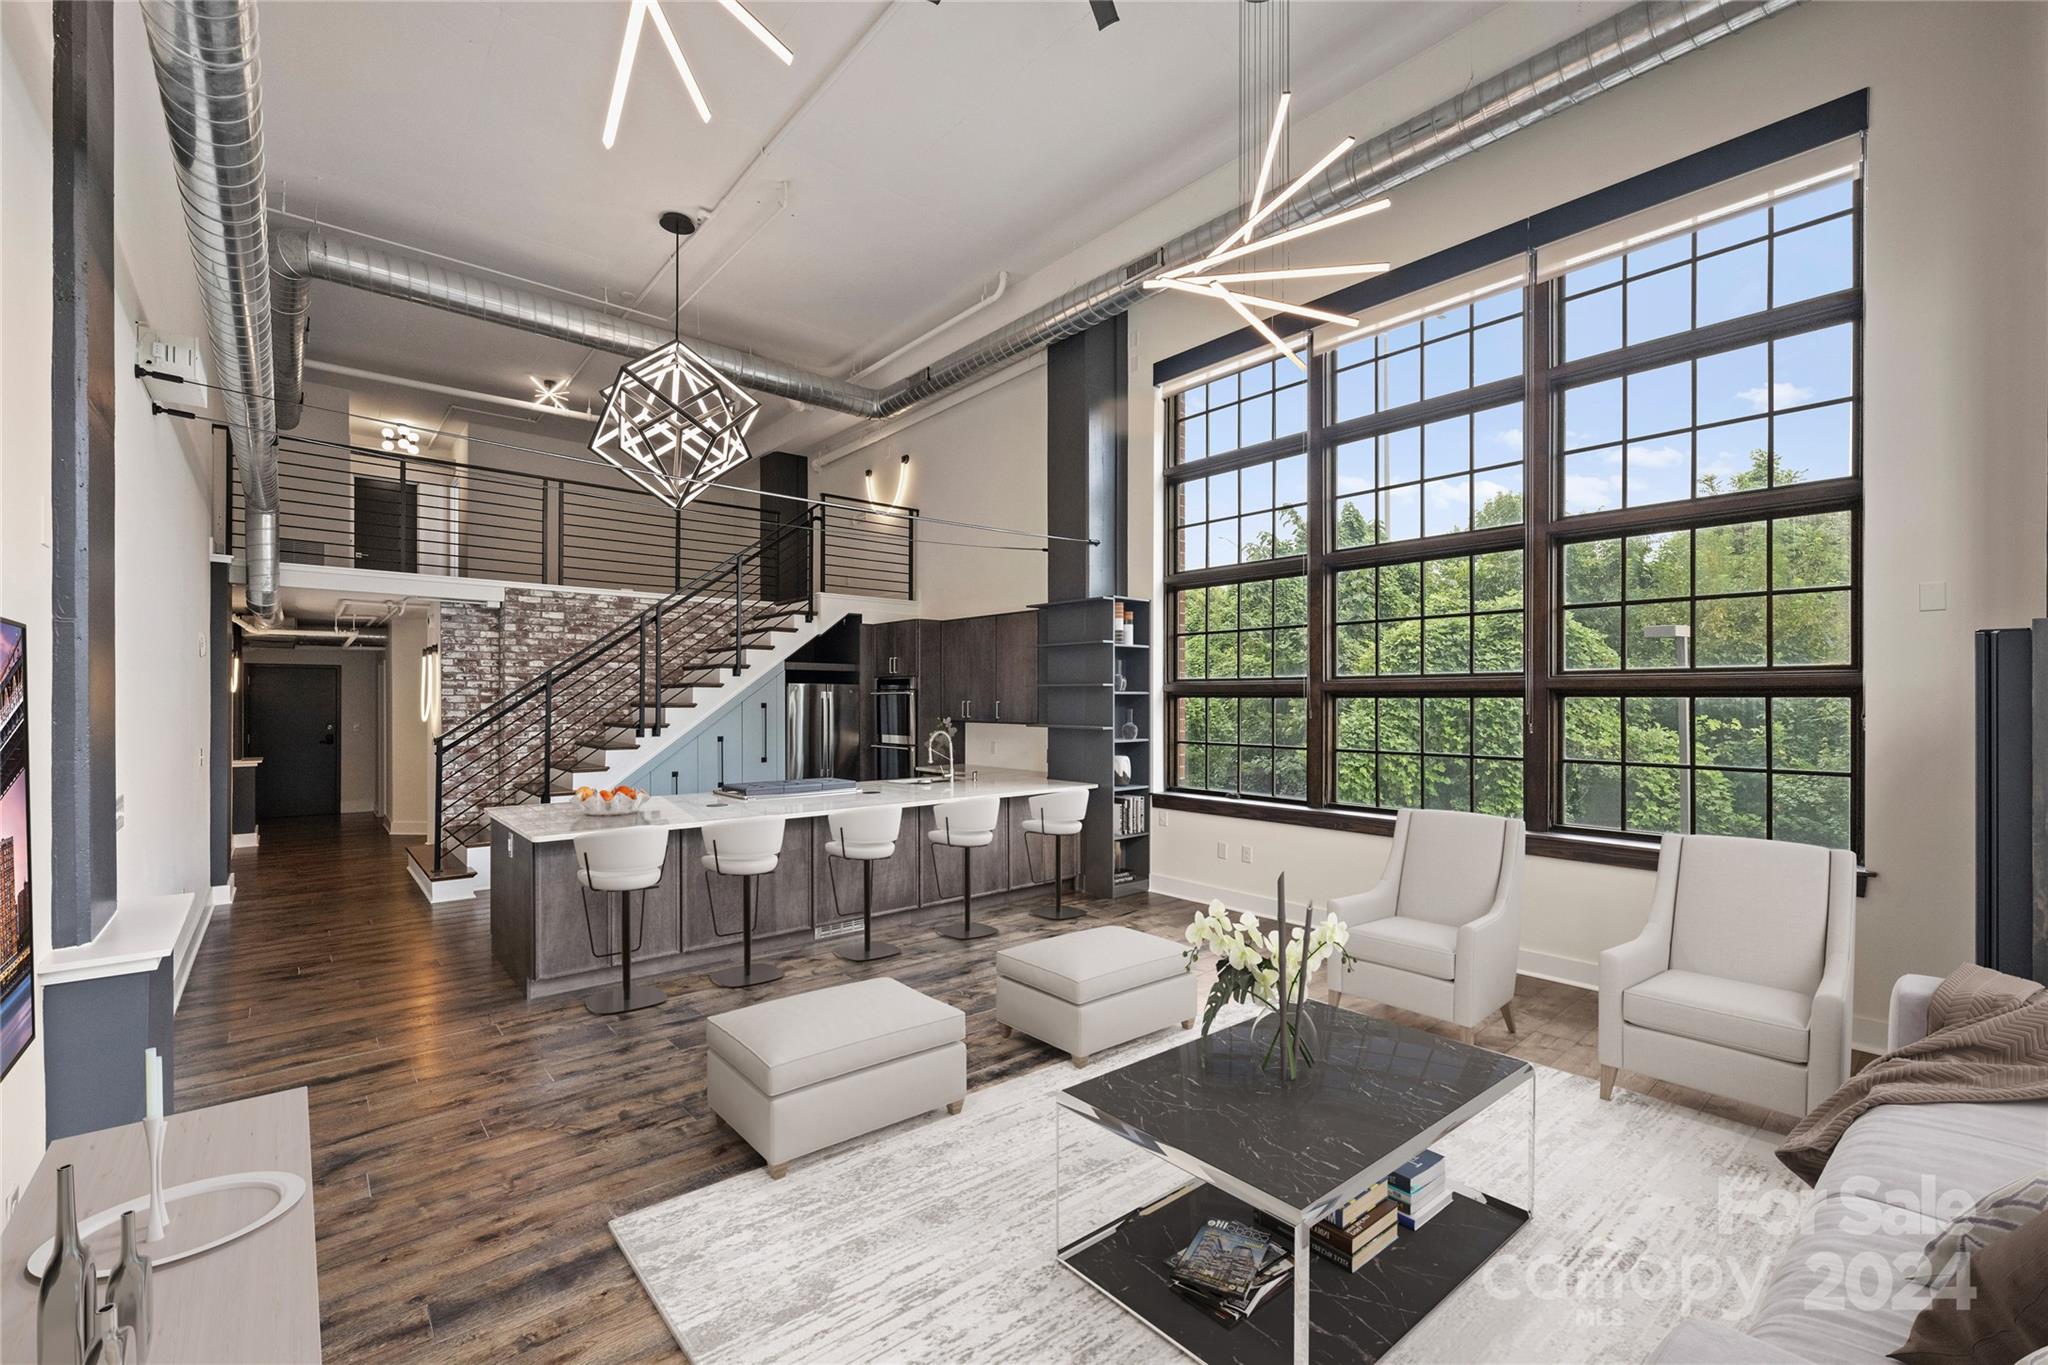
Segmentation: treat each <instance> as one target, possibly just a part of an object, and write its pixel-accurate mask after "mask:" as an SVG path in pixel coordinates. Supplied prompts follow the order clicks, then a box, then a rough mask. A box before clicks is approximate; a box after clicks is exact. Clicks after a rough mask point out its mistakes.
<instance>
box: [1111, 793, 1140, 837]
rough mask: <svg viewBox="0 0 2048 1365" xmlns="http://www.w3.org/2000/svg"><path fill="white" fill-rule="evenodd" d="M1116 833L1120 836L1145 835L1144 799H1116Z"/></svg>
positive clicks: (1123, 797)
mask: <svg viewBox="0 0 2048 1365" xmlns="http://www.w3.org/2000/svg"><path fill="white" fill-rule="evenodd" d="M1116 832H1117V833H1118V834H1143V833H1144V832H1145V798H1144V797H1142V796H1119V797H1118V798H1117V799H1116Z"/></svg>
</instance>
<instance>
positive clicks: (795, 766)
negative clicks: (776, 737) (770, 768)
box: [783, 682, 860, 778]
mask: <svg viewBox="0 0 2048 1365" xmlns="http://www.w3.org/2000/svg"><path fill="white" fill-rule="evenodd" d="M788 687H789V696H788V708H787V715H788V725H789V735H788V743H786V744H785V745H784V746H783V753H784V754H785V758H784V760H783V769H784V772H783V775H784V776H785V777H845V778H858V777H859V776H860V689H859V688H857V687H855V686H854V685H853V684H851V683H824V682H793V683H790V684H788Z"/></svg>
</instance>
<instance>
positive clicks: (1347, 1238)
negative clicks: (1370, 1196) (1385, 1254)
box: [1308, 1199, 1401, 1255]
mask: <svg viewBox="0 0 2048 1365" xmlns="http://www.w3.org/2000/svg"><path fill="white" fill-rule="evenodd" d="M1400 1211H1401V1206H1400V1205H1398V1204H1396V1203H1395V1202H1394V1201H1393V1200H1392V1199H1382V1200H1381V1201H1380V1202H1379V1203H1377V1204H1375V1205H1373V1206H1372V1207H1371V1208H1370V1209H1367V1210H1366V1211H1365V1212H1364V1213H1362V1214H1360V1215H1359V1216H1358V1217H1357V1218H1354V1219H1353V1220H1352V1221H1351V1222H1349V1223H1347V1224H1345V1225H1344V1226H1343V1227H1341V1228H1340V1227H1338V1226H1336V1225H1335V1224H1334V1223H1317V1224H1316V1225H1315V1226H1314V1227H1312V1228H1310V1229H1309V1230H1308V1235H1309V1240H1310V1241H1313V1242H1321V1243H1322V1244H1323V1245H1325V1246H1331V1247H1335V1248H1336V1249H1337V1250H1339V1251H1341V1252H1343V1253H1345V1254H1346V1255H1349V1254H1351V1253H1352V1252H1354V1251H1356V1250H1358V1248H1359V1247H1361V1246H1363V1245H1364V1244H1365V1243H1367V1242H1370V1241H1371V1240H1372V1239H1373V1238H1375V1237H1377V1236H1379V1235H1380V1234H1381V1233H1382V1232H1385V1231H1386V1230H1387V1229H1388V1228H1390V1227H1392V1226H1394V1217H1395V1215H1396V1214H1398V1213H1399V1212H1400Z"/></svg>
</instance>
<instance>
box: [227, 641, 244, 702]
mask: <svg viewBox="0 0 2048 1365" xmlns="http://www.w3.org/2000/svg"><path fill="white" fill-rule="evenodd" d="M241 690H242V651H241V650H239V649H233V650H229V651H228V695H229V696H231V697H232V696H233V695H235V693H237V692H239V691H241Z"/></svg>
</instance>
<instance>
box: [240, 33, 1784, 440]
mask: <svg viewBox="0 0 2048 1365" xmlns="http://www.w3.org/2000/svg"><path fill="white" fill-rule="evenodd" d="M1795 3H1797V0H1646V2H1645V3H1640V4H1635V5H1631V6H1630V7H1629V8H1628V9H1626V10H1623V11H1622V12H1621V13H1619V14H1616V15H1615V16H1613V17H1612V18H1609V19H1604V20H1602V21H1600V22H1599V23H1597V24H1594V25H1592V26H1591V27H1590V28H1587V29H1585V30H1583V31H1581V32H1579V33H1576V34H1574V35H1572V36H1571V37H1569V38H1567V39H1565V40H1564V41H1563V42H1561V43H1559V44H1557V45H1556V46H1554V47H1552V48H1550V49H1548V50H1547V51H1544V52H1542V53H1539V54H1538V55H1536V56H1534V57H1531V58H1529V59H1528V60H1527V61H1524V62H1520V63H1517V64H1516V65H1515V66H1512V67H1510V68H1508V69H1507V70H1506V71H1503V72H1501V73H1500V74H1498V75H1496V76H1493V77H1491V78H1489V79H1487V80H1483V81H1479V82H1477V83H1475V84H1474V85H1472V86H1471V87H1470V88H1468V89H1467V90H1465V91H1463V92H1461V93H1460V94H1458V95H1456V96H1454V97H1452V98H1451V99H1448V100H1445V101H1444V102H1443V103H1441V104H1439V105H1437V106H1436V107H1435V108H1433V109H1430V110H1429V111H1427V112H1426V113H1423V114H1420V115H1418V116H1416V117H1415V118H1412V119H1410V120H1408V121H1407V122H1406V123H1403V124H1400V125H1399V126H1397V127H1395V128H1392V129H1389V130H1388V131H1386V132H1384V133H1382V134H1380V135H1379V136H1377V137H1374V138H1371V139H1369V140H1368V141H1365V142H1363V143H1360V144H1359V145H1358V146H1357V147H1355V148H1353V149H1352V151H1351V152H1350V153H1348V154H1347V155H1346V156H1344V157H1342V158H1340V159H1339V160H1338V161H1336V162H1333V163H1332V164H1331V166H1330V167H1329V169H1328V170H1326V171H1325V172H1324V173H1323V174H1322V175H1321V176H1320V177H1319V178H1318V179H1317V181H1316V182H1315V183H1314V184H1313V185H1312V186H1310V187H1309V188H1308V189H1306V190H1304V191H1303V193H1302V194H1301V195H1300V196H1298V197H1297V198H1296V199H1295V200H1294V201H1293V202H1292V203H1290V204H1289V205H1288V207H1287V208H1285V209H1284V210H1282V211H1281V212H1280V213H1279V214H1277V215H1276V216H1275V218H1274V220H1273V222H1274V230H1275V231H1278V230H1280V229H1281V228H1284V227H1291V226H1294V225H1296V224H1298V223H1304V222H1308V221H1311V220H1313V219H1316V218H1320V217H1322V216H1324V215H1325V214H1329V213H1335V212H1338V211H1340V210H1342V209H1345V208H1348V207H1350V206H1351V205H1353V204H1358V203H1362V202H1364V201H1365V200H1367V199H1371V198H1375V197H1377V196H1379V195H1382V194H1385V193H1386V192H1387V191H1389V190H1391V189H1393V188H1395V187H1396V186H1399V185H1402V184H1405V183H1406V182H1408V181H1410V180H1413V179H1415V177H1417V176H1419V175H1423V174H1426V173H1427V172H1429V171H1432V170H1435V169H1436V168H1437V167H1439V166H1443V165H1446V164H1448V163H1449V162H1452V161H1455V160H1457V159H1458V158H1460V157H1462V156H1466V155H1468V154H1470V153H1472V152H1474V151H1477V150H1478V149H1479V148H1481V147H1484V146H1487V145H1488V144H1490V143H1493V142H1497V141H1499V140H1500V139H1501V138H1503V137H1506V136H1507V135H1508V134H1510V133H1513V132H1515V131H1516V130H1518V129H1521V128H1526V127H1528V126H1530V125H1531V124H1533V123H1539V122H1541V121H1542V120H1544V119H1546V118H1549V117H1550V116H1551V115H1553V114H1556V113H1558V112H1560V111H1561V110H1564V109H1568V108H1570V107H1572V106H1573V105H1576V104H1582V103H1584V102H1585V101H1587V100H1589V99H1592V98H1593V97H1594V96H1596V95H1599V94H1601V93H1603V92H1604V91H1607V90H1611V89H1613V88H1614V87H1615V86H1617V85H1621V84H1623V83H1625V82H1627V81H1630V80H1633V79H1634V78H1635V77H1637V76H1640V75H1643V74H1644V73H1645V72H1648V71H1653V70H1655V69H1656V68H1658V67H1660V66H1662V65H1664V64H1665V63H1666V62H1670V61H1674V60H1676V59H1677V58H1679V57H1683V56H1685V55H1686V54H1687V53H1689V52H1695V51H1698V50H1699V49H1700V48H1702V47H1705V46H1706V45H1707V44H1709V43H1712V42H1715V41H1717V40H1718V39H1721V38H1724V37H1726V36H1727V35H1728V34H1730V33H1733V32H1735V31H1736V30H1738V29H1741V28H1744V27H1747V26H1748V25H1749V24H1752V23H1755V22H1756V21H1757V20H1759V19H1763V18H1765V17H1767V16H1769V15H1771V14H1774V13H1776V12H1777V11H1779V10H1781V9H1786V8H1789V7H1790V6H1791V5H1793V4H1795ZM1243 217H1244V215H1243V212H1242V210H1241V209H1233V210H1232V211H1231V212H1229V213H1226V214H1223V215H1221V216H1220V217H1217V218H1213V219H1211V220H1210V221H1208V222H1206V223H1204V224H1202V225H1201V226H1200V227H1197V228H1194V229H1193V230H1191V231H1189V232H1185V233H1182V234H1181V235H1180V236H1178V237H1176V238H1174V239H1173V240H1172V241H1170V242H1167V243H1165V244H1163V245H1162V246H1160V247H1158V248H1157V249H1155V250H1154V251H1152V252H1149V253H1147V254H1146V255H1145V256H1144V257H1142V258H1141V259H1139V260H1138V261H1136V262H1133V263H1131V264H1128V265H1126V266H1124V267H1121V268H1119V269H1117V270H1113V271H1110V272H1109V273H1107V274H1104V275H1100V276H1098V277H1096V278H1095V279H1092V280H1089V281H1087V282H1086V283H1084V284H1081V285H1078V286H1076V287H1075V288H1073V289H1070V290H1068V291H1067V292H1066V293H1065V294H1063V295H1061V296H1060V297H1059V298H1057V299H1054V300H1053V301H1052V302H1051V303H1048V304H1046V305H1045V306H1043V307H1041V308H1038V309H1036V310H1034V311H1032V312H1030V313H1027V314H1025V315H1024V316H1023V317H1020V318H1018V319H1017V320H1015V321H1014V322H1011V323H1009V324H1008V325H1006V326H1004V327H1002V328H999V329H998V330H997V331H995V332H993V333H991V334H989V335H988V336H985V337H983V338H982V339H980V340H979V341H975V342H972V343H970V344H969V345H967V346H964V347H962V348H960V349H959V350H956V351H954V352H952V353H951V354H949V355H947V356H945V357H944V358H943V359H941V360H939V361H937V362H936V363H935V364H933V365H931V366H929V367H927V368H926V369H924V370H921V371H919V372H918V373H916V374H913V375H910V376H907V377H905V378H903V379H901V380H898V381H897V382H895V383H894V384H890V385H888V386H886V387H882V388H870V387H868V386H866V385H861V384H855V383H851V382H849V381H847V380H843V379H834V378H831V377H829V376H825V375H820V374H815V373H813V372H811V371H809V370H804V369H800V368H798V367H796V366H794V365H786V364H783V363H781V362H779V361H775V360H771V359H767V358H765V357H762V356H758V355H753V354H751V353H746V352H740V351H735V350H733V349H732V348H731V347H727V346H719V345H716V344H714V343H710V342H703V341H695V340H690V341H689V342H688V344H689V345H690V346H691V347H692V348H693V349H694V350H696V351H697V352H698V353H699V354H701V355H702V356H703V357H704V358H705V359H706V360H707V361H709V362H710V363H711V364H713V365H715V366H717V367H718V368H719V369H720V370H722V371H724V372H725V373H726V374H727V375H729V376H730V377H731V378H732V379H734V380H735V381H736V382H738V383H739V384H741V385H743V386H745V387H747V388H750V389H754V390H757V391H759V392H762V393H771V394H775V395H778V396H780V397H783V398H788V399H792V400H794V401H796V402H798V403H802V404H806V405H808V406H813V407H821V408H827V409H830V410H832V411H835V412H844V413H850V414H852V415H854V416H856V417H867V418H876V417H889V416H893V415H894V414H896V413H899V412H902V411H903V410H905V409H906V408H909V407H911V406H912V405H913V404H916V403H920V402H922V401H924V400H925V399H927V398H930V397H932V396H934V395H936V394H939V393H942V392H944V391H945V390H947V389H950V388H953V387H955V386H957V385H959V384H962V383H965V382H967V381H968V380H970V379H973V378H974V377H975V376H977V375H980V374H983V373H986V372H987V371H990V370H994V369H997V368H999V367H1001V366H1003V365H1007V364H1009V363H1011V362H1013V361H1016V360H1020V359H1022V358H1024V357H1025V356H1027V355H1030V354H1032V353H1034V352H1036V351H1038V350H1041V349H1043V348H1044V347H1046V346H1049V345H1051V344H1052V343H1054V342H1056V341H1060V340H1063V339H1065V338H1067V337H1070V336H1074V335H1076V334H1077V333H1080V332H1083V331H1085V330H1087V329H1088V328H1089V327H1092V326H1094V325H1095V324H1096V323H1098V322H1102V321H1105V320H1106V319H1108V318H1111V317H1114V316H1116V315H1117V314H1118V313H1121V312H1124V311H1125V310H1126V309H1128V308H1130V307H1131V305H1132V304H1134V303H1136V302H1137V301H1138V300H1139V299H1140V298H1141V297H1143V296H1144V294H1145V290H1144V288H1143V285H1142V281H1143V280H1144V279H1145V278H1146V277H1147V276H1149V275H1152V274H1154V273H1156V272H1157V271H1159V270H1161V269H1165V268H1167V267H1170V266H1175V265H1182V264H1185V263H1187V262H1190V261H1193V260H1196V259H1198V258H1200V257H1201V256H1202V255H1203V254H1205V253H1206V252H1208V251H1210V250H1211V249H1213V248H1214V247H1215V246H1216V245H1217V244H1218V243H1220V242H1221V241H1223V239H1224V238H1225V237H1227V236H1229V235H1230V234H1231V233H1232V232H1233V231H1235V230H1236V228H1237V226H1238V224H1239V223H1241V222H1242V221H1243ZM272 241H273V245H274V246H275V247H276V248H277V249H278V257H279V261H280V265H279V273H280V277H281V278H290V279H293V280H295V281H303V280H305V279H308V278H311V279H321V280H330V281H333V282H335V283H338V284H346V285H349V286H352V287H354V288H357V289H366V290H369V291H370V292H372V293H378V294H384V295H387V296H389V297H392V298H403V299H411V300H413V301H414V302H417V303H424V304H427V305H428V306H430V307H434V308H442V309H446V310H447V311H449V312H454V313H461V314H464V315H466V316H469V317H476V318H483V319H485V320H487V321H491V322H496V323H499V324H501V325H504V326H507V327H513V328H517V329H519V330H521V331H526V332H532V333H535V334H536V335H540V336H548V337H554V338H556V339H557V340H562V341H569V342H574V343H577V344H579V345H586V346H592V347H595V348H597V349H599V350H605V351H615V352H617V353H619V354H621V355H642V354H645V353H646V352H648V351H650V350H653V349H654V348H655V347H656V346H659V345H661V344H663V343H664V342H666V341H668V340H669V334H668V333H667V332H664V331H662V330H661V329H659V328H654V327H649V326H647V325H645V324H643V323H637V322H632V321H629V320H627V319H624V318H619V317H615V316H613V315H611V314H608V313H605V312H603V311H601V310H599V309H596V308H591V307H587V306H584V305H581V304H574V303H566V302H562V301H560V300H557V299H553V298H549V297H546V296H544V295H541V294H538V293H534V292H532V291H530V290H524V289H517V288H513V287H510V286H507V285H504V284H501V283H499V282H497V281H495V280H490V279H486V278H482V277H479V276H474V275H469V274H465V273H462V272H460V271H454V270H450V269H448V268H447V267H445V266H442V265H438V264H435V263H433V262H430V261H424V260H417V259H413V258H410V257H407V256H405V255H403V254H400V253H396V252H392V251H387V250H383V249H381V248H377V247H373V246H368V245H363V244H360V243H357V242H353V241H343V240H341V239H339V238H337V237H335V236H333V235H331V234H329V233H326V232H323V231H320V230H318V229H311V230H309V229H303V228H287V227H279V228H278V229H276V230H275V231H274V233H273V234H272ZM301 287H303V285H301ZM298 325H299V327H300V329H301V333H302V330H303V325H304V314H303V311H301V313H300V314H299V318H298ZM295 349H296V353H297V356H298V358H299V359H300V360H303V356H304V346H303V343H302V342H301V343H300V344H299V345H298V346H297V347H296V348H295ZM297 384H298V376H297V375H296V374H294V375H292V376H290V377H289V378H288V379H286V380H285V381H284V388H283V391H284V392H290V393H296V392H297Z"/></svg>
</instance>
